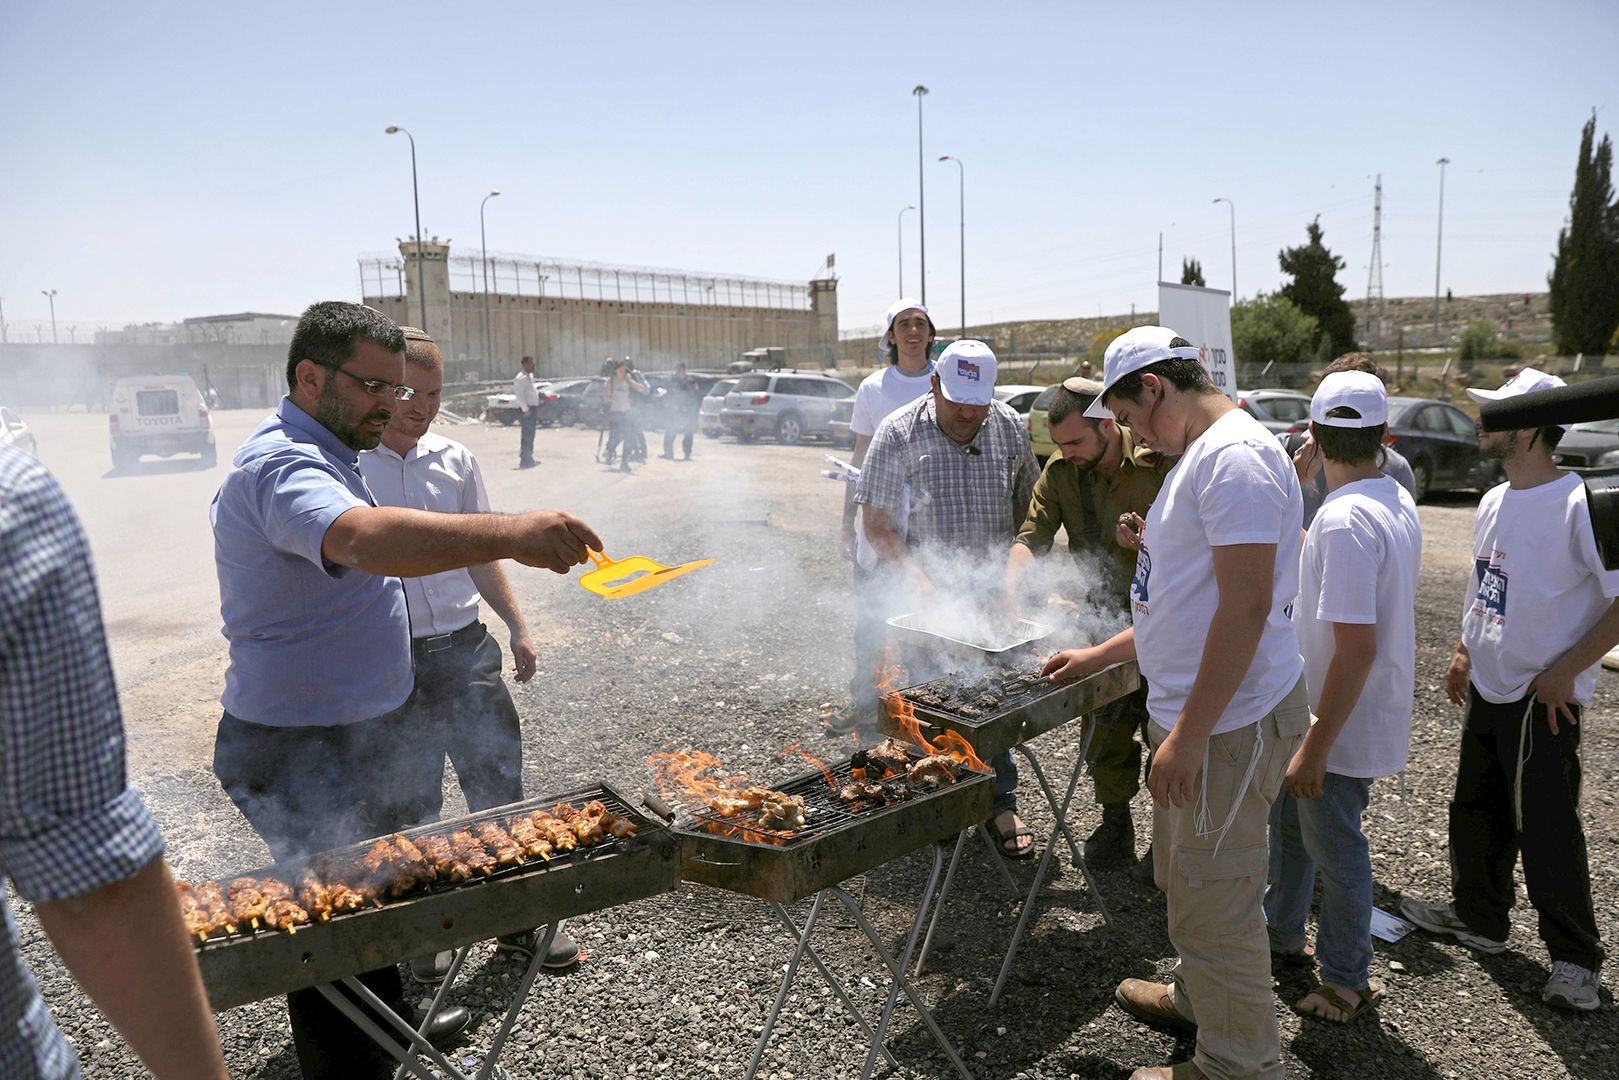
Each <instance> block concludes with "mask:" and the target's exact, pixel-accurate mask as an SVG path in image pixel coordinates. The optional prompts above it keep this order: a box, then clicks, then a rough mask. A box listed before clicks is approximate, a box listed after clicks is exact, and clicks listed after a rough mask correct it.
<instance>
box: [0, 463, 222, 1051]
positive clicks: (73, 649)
mask: <svg viewBox="0 0 1619 1080" xmlns="http://www.w3.org/2000/svg"><path fill="white" fill-rule="evenodd" d="M0 641H4V642H5V653H4V659H3V661H0V874H3V875H4V876H6V877H9V878H10V879H11V881H12V884H13V885H14V886H15V887H16V890H17V893H18V894H19V895H20V896H21V897H22V898H23V899H25V900H28V901H30V902H32V903H33V905H34V910H35V914H36V915H37V916H38V918H39V924H40V926H41V927H42V928H43V929H44V931H45V933H46V935H47V936H48V937H49V938H50V939H51V944H53V945H54V946H55V947H56V951H57V954H58V955H59V956H60V957H61V958H62V961H63V963H65V964H66V965H67V969H68V971H70V972H71V973H72V975H73V977H74V979H75V980H76V981H77V982H78V983H79V985H80V986H81V987H82V988H83V989H84V991H85V992H86V993H87V994H89V996H90V997H91V999H92V1000H94V1001H95V1003H96V1004H97V1005H98V1006H99V1007H100V1009H101V1011H102V1013H103V1014H104V1015H105V1016H106V1017H107V1019H108V1020H110V1021H112V1024H113V1026H114V1027H116V1028H117V1029H118V1030H119V1031H120V1032H122V1033H123V1035H124V1037H125V1038H126V1039H127V1040H128V1041H129V1044H130V1046H131V1048H132V1049H134V1051H135V1053H136V1054H138V1055H139V1056H140V1059H141V1060H142V1061H143V1062H144V1063H145V1064H146V1067H147V1068H148V1069H150V1070H151V1071H152V1073H153V1075H155V1076H157V1077H160V1078H165V1080H166V1078H169V1077H224V1076H226V1072H225V1061H224V1057H223V1056H222V1054H221V1053H220V1049H219V1035H218V1033H217V1032H216V1031H215V1029H214V1018H213V1015H212V1014H211V1013H210V1012H209V1011H208V1003H207V1000H206V998H205V997H204V996H203V989H202V978H201V976H200V975H199V974H198V972H197V961H196V957H195V955H194V954H193V951H192V948H191V942H190V940H189V938H188V937H187V936H186V930H185V923H184V921H183V920H182V918H181V916H180V904H179V901H178V899H177V898H176V895H175V891H174V879H173V878H171V877H170V876H169V869H168V866H167V865H166V864H165V863H164V861H163V839H162V837H161V836H159V835H158V831H157V826H156V824H154V823H153V821H152V819H151V817H150V816H148V814H147V812H146V808H145V807H144V806H142V805H141V801H140V797H139V796H138V795H137V794H136V793H135V791H134V789H132V788H131V787H130V786H129V783H128V780H127V778H126V777H125V774H124V727H123V718H122V716H121V715H120V713H119V710H118V690H117V687H116V686H115V685H114V683H113V676H112V663H111V661H110V660H109V658H108V655H107V643H106V639H105V637H104V636H103V633H102V628H101V604H100V601H99V600H98V598H97V596H96V583H95V572H94V570H93V569H92V567H91V564H90V547H89V544H88V543H87V542H86V540H85V536H84V530H83V529H82V528H81V527H80V525H79V520H78V518H77V517H76V516H75V515H74V513H73V509H72V507H70V506H69V505H68V502H67V498H66V496H64V495H63V494H62V489H61V488H60V487H58V486H57V483H56V480H55V479H54V478H53V477H52V476H51V474H50V473H49V472H47V471H46V470H45V468H44V466H42V465H40V464H39V462H37V461H35V460H34V459H33V458H31V457H29V456H28V455H26V454H24V453H23V452H22V451H20V450H16V449H14V448H12V447H9V446H0ZM0 917H3V925H4V930H5V938H4V944H3V946H0V1076H3V1077H6V1078H7V1080H33V1078H36V1077H38V1078H45V1077H51V1078H56V1077H77V1076H78V1075H79V1063H78V1059H77V1058H76V1057H75V1055H74V1053H73V1048H72V1047H71V1046H69V1045H68V1042H67V1040H66V1039H65V1038H63V1036H62V1033H61V1032H60V1031H58V1030H57V1028H56V1026H55V1025H54V1024H52V1023H51V1017H50V1012H49V1010H48V1009H47V1008H46V1007H45V1002H44V1001H43V1000H42V999H41V997H40V995H39V988H38V986H36V985H35V983H34V979H33V977H32V976H31V975H30V974H29V973H28V970H27V969H26V968H25V967H23V964H22V957H21V955H20V946H19V942H18V938H17V927H16V924H15V923H14V922H13V921H12V917H11V909H10V906H9V905H0ZM154 987H156V988H159V989H160V990H161V992H160V993H153V992H152V988H154Z"/></svg>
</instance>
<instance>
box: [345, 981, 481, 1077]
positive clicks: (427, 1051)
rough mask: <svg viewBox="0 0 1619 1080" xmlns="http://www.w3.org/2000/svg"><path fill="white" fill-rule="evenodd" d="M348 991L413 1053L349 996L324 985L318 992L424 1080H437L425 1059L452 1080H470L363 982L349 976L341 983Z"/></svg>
mask: <svg viewBox="0 0 1619 1080" xmlns="http://www.w3.org/2000/svg"><path fill="white" fill-rule="evenodd" d="M339 981H340V982H341V983H342V984H343V985H344V986H346V987H347V988H348V989H350V990H352V991H354V992H355V993H356V994H358V995H359V996H360V998H361V1000H363V1001H364V1002H365V1003H366V1004H367V1005H369V1006H371V1008H372V1009H374V1010H376V1012H377V1015H378V1016H380V1017H381V1018H382V1019H384V1020H386V1021H387V1022H388V1023H389V1024H390V1025H391V1026H392V1027H394V1028H395V1029H396V1030H397V1031H398V1032H399V1034H401V1035H403V1036H404V1037H405V1040H406V1042H407V1044H408V1045H409V1047H410V1049H406V1048H405V1047H403V1046H400V1045H399V1043H398V1042H396V1041H394V1039H393V1037H392V1036H390V1035H389V1034H388V1033H387V1032H385V1031H383V1029H382V1028H381V1027H380V1026H378V1024H377V1022H376V1020H374V1019H372V1018H371V1017H370V1016H369V1015H367V1014H366V1012H365V1010H363V1009H361V1008H360V1007H359V1006H358V1005H356V1004H355V1003H354V1002H353V1001H352V1000H351V999H350V998H349V997H348V996H347V995H345V994H343V993H340V992H339V991H338V989H337V987H336V986H335V985H334V984H332V983H323V984H321V985H320V986H317V987H316V988H315V989H316V990H318V991H320V994H321V996H322V997H324V998H325V999H326V1000H327V1001H329V1002H330V1003H331V1004H332V1006H333V1007H334V1008H336V1009H337V1011H338V1012H340V1013H342V1014H343V1015H344V1016H346V1017H348V1019H349V1022H350V1023H352V1024H353V1025H354V1026H355V1027H357V1028H359V1029H360V1030H361V1031H363V1032H365V1034H366V1035H367V1036H369V1037H370V1039H371V1041H372V1042H374V1043H376V1044H377V1045H378V1046H380V1047H381V1048H382V1049H383V1050H385V1051H387V1053H388V1054H389V1055H390V1056H391V1057H392V1058H393V1059H394V1060H395V1061H397V1062H399V1063H400V1064H401V1065H403V1066H404V1067H405V1068H407V1069H409V1070H410V1071H411V1072H412V1073H413V1074H415V1075H416V1076H419V1077H421V1078H422V1080H438V1078H437V1077H435V1076H434V1075H433V1073H432V1072H430V1071H429V1070H428V1068H427V1066H426V1065H425V1064H423V1062H422V1060H421V1059H422V1058H423V1057H425V1058H427V1059H428V1060H429V1061H431V1062H432V1063H433V1064H434V1065H436V1066H438V1067H439V1068H440V1069H442V1070H443V1071H444V1073H445V1075H447V1076H449V1077H450V1078H451V1080H468V1077H467V1074H466V1073H464V1072H462V1071H461V1070H460V1069H457V1068H456V1067H455V1066H454V1065H452V1064H450V1062H449V1060H448V1059H447V1058H446V1057H445V1056H444V1055H443V1054H441V1053H439V1052H438V1050H437V1049H436V1048H435V1047H434V1046H433V1044H432V1043H430V1042H428V1041H427V1040H426V1039H424V1038H422V1037H421V1036H420V1035H419V1034H417V1032H416V1029H415V1028H413V1027H411V1026H410V1025H409V1024H408V1023H406V1022H405V1019H404V1017H402V1016H400V1015H399V1014H398V1013H396V1012H394V1010H393V1009H391V1008H389V1007H388V1006H387V1004H385V1003H384V1002H383V1000H382V999H381V998H379V997H377V995H376V994H375V993H374V992H373V991H372V990H371V988H370V987H369V986H366V985H365V984H364V983H362V982H361V981H360V980H358V979H356V978H354V977H353V976H349V977H348V978H345V979H341V980H339Z"/></svg>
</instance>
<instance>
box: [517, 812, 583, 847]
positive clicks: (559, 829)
mask: <svg viewBox="0 0 1619 1080" xmlns="http://www.w3.org/2000/svg"><path fill="white" fill-rule="evenodd" d="M529 820H530V821H532V822H533V823H534V827H535V828H536V829H538V830H539V831H540V835H541V836H543V837H545V839H546V841H547V842H549V843H550V845H551V847H552V849H553V850H554V851H558V852H567V851H572V850H573V849H574V848H576V847H578V846H579V838H578V837H577V836H575V835H574V832H573V830H572V829H570V828H568V823H567V822H565V821H563V820H562V819H560V818H556V817H552V816H551V815H550V814H548V813H546V812H545V811H544V810H536V811H535V812H534V813H533V814H530V815H529Z"/></svg>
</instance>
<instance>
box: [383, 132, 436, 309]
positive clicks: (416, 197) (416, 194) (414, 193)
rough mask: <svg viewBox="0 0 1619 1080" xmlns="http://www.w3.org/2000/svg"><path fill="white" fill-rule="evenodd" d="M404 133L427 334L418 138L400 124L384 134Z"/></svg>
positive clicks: (418, 289)
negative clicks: (407, 153)
mask: <svg viewBox="0 0 1619 1080" xmlns="http://www.w3.org/2000/svg"><path fill="white" fill-rule="evenodd" d="M402 131H403V132H404V133H405V138H407V139H409V140H410V201H411V203H412V205H414V206H415V208H416V291H417V292H418V293H420V294H421V311H422V326H421V330H422V333H424V334H425V333H428V332H429V331H428V329H427V276H426V272H425V271H424V270H423V268H422V263H423V262H424V261H425V260H426V255H427V253H426V251H425V250H424V249H423V247H422V244H423V243H424V241H425V239H426V238H425V237H423V236H422V197H421V191H420V189H419V188H418V187H417V185H416V136H414V135H412V134H411V133H410V132H408V131H405V129H404V128H402V127H400V126H399V125H398V124H389V125H388V126H387V128H385V129H384V131H383V134H385V135H397V134H399V133H400V132H402Z"/></svg>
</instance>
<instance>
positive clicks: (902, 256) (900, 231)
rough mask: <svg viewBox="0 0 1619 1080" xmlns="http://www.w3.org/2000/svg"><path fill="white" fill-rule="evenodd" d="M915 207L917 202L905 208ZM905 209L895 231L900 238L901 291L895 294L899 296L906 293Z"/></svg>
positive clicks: (895, 226) (898, 219)
mask: <svg viewBox="0 0 1619 1080" xmlns="http://www.w3.org/2000/svg"><path fill="white" fill-rule="evenodd" d="M915 209H916V204H915V203H912V204H911V205H910V206H907V207H906V208H905V210H915ZM905 210H901V211H900V212H899V217H898V218H897V219H896V220H895V223H894V232H895V234H896V235H897V236H898V238H899V239H898V243H899V292H898V293H897V294H895V295H897V296H904V295H905Z"/></svg>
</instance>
